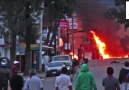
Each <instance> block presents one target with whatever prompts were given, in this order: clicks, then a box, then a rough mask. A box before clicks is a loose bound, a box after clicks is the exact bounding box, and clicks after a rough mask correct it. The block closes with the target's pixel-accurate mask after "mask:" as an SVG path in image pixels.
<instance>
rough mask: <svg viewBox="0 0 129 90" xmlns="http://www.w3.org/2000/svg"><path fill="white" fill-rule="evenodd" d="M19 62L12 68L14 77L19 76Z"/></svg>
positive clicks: (15, 62)
mask: <svg viewBox="0 0 129 90" xmlns="http://www.w3.org/2000/svg"><path fill="white" fill-rule="evenodd" d="M18 64H19V62H18V61H14V62H13V67H12V76H14V75H17V74H18Z"/></svg>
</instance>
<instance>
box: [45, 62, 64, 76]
mask: <svg viewBox="0 0 129 90" xmlns="http://www.w3.org/2000/svg"><path fill="white" fill-rule="evenodd" d="M64 66H65V65H64V64H63V62H62V61H53V62H50V63H48V64H47V66H46V67H45V73H46V76H50V75H59V74H61V69H62V67H64Z"/></svg>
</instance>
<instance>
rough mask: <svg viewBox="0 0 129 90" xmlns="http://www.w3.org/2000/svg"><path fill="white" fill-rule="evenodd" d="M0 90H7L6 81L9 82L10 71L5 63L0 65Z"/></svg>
mask: <svg viewBox="0 0 129 90" xmlns="http://www.w3.org/2000/svg"><path fill="white" fill-rule="evenodd" d="M0 64H1V65H0V66H1V67H0V90H8V80H10V70H9V69H8V68H7V63H6V62H1V63H0Z"/></svg>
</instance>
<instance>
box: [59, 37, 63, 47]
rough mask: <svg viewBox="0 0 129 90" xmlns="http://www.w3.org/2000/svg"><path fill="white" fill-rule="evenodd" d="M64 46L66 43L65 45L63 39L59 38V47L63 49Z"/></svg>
mask: <svg viewBox="0 0 129 90" xmlns="http://www.w3.org/2000/svg"><path fill="white" fill-rule="evenodd" d="M63 44H64V43H63V40H62V38H59V46H60V47H62V46H63Z"/></svg>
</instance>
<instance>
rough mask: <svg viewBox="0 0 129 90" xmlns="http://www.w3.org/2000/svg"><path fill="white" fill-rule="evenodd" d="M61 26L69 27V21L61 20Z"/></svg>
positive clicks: (63, 27)
mask: <svg viewBox="0 0 129 90" xmlns="http://www.w3.org/2000/svg"><path fill="white" fill-rule="evenodd" d="M59 28H60V29H67V28H68V21H67V20H60V23H59Z"/></svg>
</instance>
